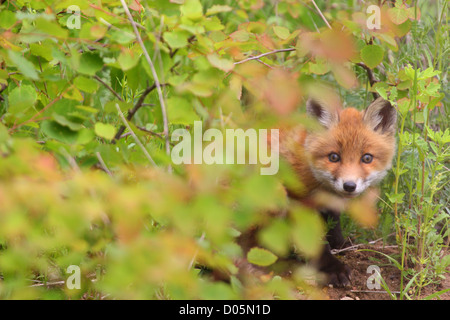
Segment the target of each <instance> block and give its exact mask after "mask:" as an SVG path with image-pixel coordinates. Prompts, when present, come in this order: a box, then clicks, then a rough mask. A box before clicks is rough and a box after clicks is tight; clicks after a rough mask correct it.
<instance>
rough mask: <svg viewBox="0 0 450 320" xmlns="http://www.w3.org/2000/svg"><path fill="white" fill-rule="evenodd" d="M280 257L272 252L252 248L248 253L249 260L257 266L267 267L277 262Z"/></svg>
mask: <svg viewBox="0 0 450 320" xmlns="http://www.w3.org/2000/svg"><path fill="white" fill-rule="evenodd" d="M277 259H278V257H277V256H276V255H274V254H273V253H272V252H270V251H268V250H266V249H262V248H256V247H255V248H252V249H250V251H249V252H248V253H247V260H248V262H250V263H253V264H256V265H257V266H261V267H267V266H270V265H271V264H273V263H275V261H277Z"/></svg>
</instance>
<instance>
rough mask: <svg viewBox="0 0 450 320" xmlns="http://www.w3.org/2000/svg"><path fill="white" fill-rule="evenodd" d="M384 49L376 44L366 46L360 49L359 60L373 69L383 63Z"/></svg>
mask: <svg viewBox="0 0 450 320" xmlns="http://www.w3.org/2000/svg"><path fill="white" fill-rule="evenodd" d="M383 57H384V49H383V48H382V47H380V46H378V45H376V44H372V45H367V46H365V47H364V48H362V49H361V59H362V61H363V62H364V63H365V64H366V66H368V67H369V68H371V69H373V68H375V67H376V66H377V65H379V64H380V63H381V62H382V61H383Z"/></svg>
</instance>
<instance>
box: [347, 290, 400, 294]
mask: <svg viewBox="0 0 450 320" xmlns="http://www.w3.org/2000/svg"><path fill="white" fill-rule="evenodd" d="M350 292H354V293H389V292H387V291H380V290H350ZM390 293H397V294H399V293H401V292H400V291H391V292H390Z"/></svg>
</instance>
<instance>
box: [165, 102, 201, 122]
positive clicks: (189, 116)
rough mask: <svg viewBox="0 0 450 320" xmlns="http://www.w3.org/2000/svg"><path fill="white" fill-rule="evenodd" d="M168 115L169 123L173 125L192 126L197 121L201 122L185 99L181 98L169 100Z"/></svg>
mask: <svg viewBox="0 0 450 320" xmlns="http://www.w3.org/2000/svg"><path fill="white" fill-rule="evenodd" d="M167 113H168V116H169V121H170V122H172V123H173V124H185V125H188V124H192V123H193V122H194V121H195V120H199V117H198V115H197V114H196V113H195V111H194V108H193V106H192V105H191V104H189V103H188V102H187V101H186V100H185V99H182V98H179V97H171V98H169V99H167Z"/></svg>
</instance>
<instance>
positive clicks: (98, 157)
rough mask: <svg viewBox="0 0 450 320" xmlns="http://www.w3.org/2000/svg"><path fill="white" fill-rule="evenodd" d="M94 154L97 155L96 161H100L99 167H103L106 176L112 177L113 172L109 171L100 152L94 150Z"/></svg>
mask: <svg viewBox="0 0 450 320" xmlns="http://www.w3.org/2000/svg"><path fill="white" fill-rule="evenodd" d="M95 155H96V156H97V159H98V162H99V163H100V166H101V168H102V169H103V171H105V172H106V173H107V174H108V176H110V177H112V176H113V174H112V173H111V171H109V169H108V167H107V166H106V163H105V161H103V158H102V155H101V154H100V152H98V151H97V152H96V153H95Z"/></svg>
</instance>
